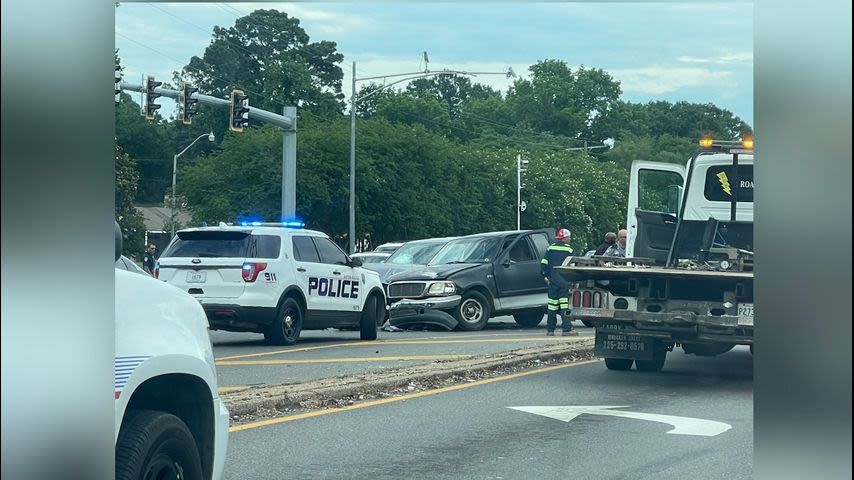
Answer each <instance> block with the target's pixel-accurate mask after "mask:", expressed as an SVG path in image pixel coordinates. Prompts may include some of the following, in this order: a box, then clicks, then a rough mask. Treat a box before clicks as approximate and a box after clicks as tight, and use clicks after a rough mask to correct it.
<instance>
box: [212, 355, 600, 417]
mask: <svg viewBox="0 0 854 480" xmlns="http://www.w3.org/2000/svg"><path fill="white" fill-rule="evenodd" d="M598 361H599V360H586V361H583V362H577V363H570V364H565V365H555V366H552V367H544V368H539V369H537V370H529V371H526V372H519V373H513V374H510V375H505V376H502V377H494V378H487V379H484V380H478V381H476V382H471V383H463V384H460V385H452V386H450V387H442V388H437V389H435V390H425V391H423V392H418V393H410V394H408V395H401V396H399V397H389V398H381V399H379V400H369V401H367V402H363V403H357V404H355V405H349V406H346V407H342V408H336V409H330V410H315V411H313V412H305V413H298V414H296V415H288V416H284V417H277V418H270V419H267V420H259V421H257V422H250V423H244V424H242V425H233V426H231V427H229V429H228V431H229V432H239V431H242V430H251V429H254V428H260V427H266V426H269V425H276V424H279V423H285V422H293V421H295V420H304V419H306V418H313V417H319V416H321V415H329V414H330V413H339V412H347V411H350V410H357V409H360V408H368V407H374V406H376V405H384V404H386V403H394V402H402V401H404V400H411V399H413V398H421V397H426V396H429V395H438V394H440V393H447V392H453V391H456V390H462V389H464V388H470V387H477V386H480V385H486V384H488V383H494V382H502V381H504V380H513V379H514V378H520V377H526V376H528V375H536V374H539V373H546V372H551V371H554V370H559V369H561V368H567V367H578V366H581V365H589V364H591V363H596V362H598Z"/></svg>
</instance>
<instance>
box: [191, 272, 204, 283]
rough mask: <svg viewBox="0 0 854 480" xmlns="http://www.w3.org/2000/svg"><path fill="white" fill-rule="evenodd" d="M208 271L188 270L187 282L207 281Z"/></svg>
mask: <svg viewBox="0 0 854 480" xmlns="http://www.w3.org/2000/svg"><path fill="white" fill-rule="evenodd" d="M207 274H208V272H187V283H205V278H206V277H207Z"/></svg>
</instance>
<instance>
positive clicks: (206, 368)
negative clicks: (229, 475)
mask: <svg viewBox="0 0 854 480" xmlns="http://www.w3.org/2000/svg"><path fill="white" fill-rule="evenodd" d="M116 230H117V234H116V259H119V255H120V253H121V243H122V242H121V232H120V231H119V228H118V224H116ZM115 280H116V284H115V287H116V297H115V300H116V318H115V327H116V330H115V332H116V354H115V394H116V398H115V415H116V417H115V425H116V430H115V459H116V478H117V479H119V480H143V479H151V478H182V479H186V480H202V479H214V480H216V479H219V478H220V477H221V476H222V472H223V466H224V464H225V455H226V448H227V443H228V410H227V409H226V407H225V405H224V404H223V402H222V400H221V399H220V398H219V394H218V392H217V378H216V366H215V364H214V356H213V350H212V348H211V342H210V337H209V335H208V331H207V319H206V318H205V313H204V311H203V310H202V308H201V307H200V306H199V303H198V302H197V301H195V300H194V299H193V298H192V297H190V296H189V295H188V294H186V293H183V292H181V291H180V290H178V289H176V288H173V287H171V286H169V285H164V284H163V283H162V282H158V281H157V280H155V279H153V278H152V277H151V276H150V275H148V274H145V275H139V274H137V273H133V272H131V271H127V270H125V269H123V268H121V267H119V266H117V267H116V269H115Z"/></svg>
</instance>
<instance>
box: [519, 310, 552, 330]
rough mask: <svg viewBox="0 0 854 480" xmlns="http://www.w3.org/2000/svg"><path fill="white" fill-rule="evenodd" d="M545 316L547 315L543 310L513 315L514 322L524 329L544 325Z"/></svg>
mask: <svg viewBox="0 0 854 480" xmlns="http://www.w3.org/2000/svg"><path fill="white" fill-rule="evenodd" d="M545 315H546V313H545V312H543V311H542V310H536V311H533V312H523V313H517V314H515V315H513V320H516V323H518V324H519V325H521V326H523V327H526V328H533V327H536V326H537V325H539V324H541V323H543V317H545Z"/></svg>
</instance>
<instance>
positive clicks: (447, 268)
mask: <svg viewBox="0 0 854 480" xmlns="http://www.w3.org/2000/svg"><path fill="white" fill-rule="evenodd" d="M480 265H484V264H482V263H449V264H445V265H433V266H432V267H421V268H417V269H414V270H410V271H407V272H402V273H398V274H395V275H392V276H390V277H388V278H387V280H385V281H387V282H389V283H390V282H398V281H405V280H445V279H447V278H448V277H450V276H451V275H454V274H456V273H459V272H462V271H463V270H469V269H472V268H475V267H478V266H480Z"/></svg>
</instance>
